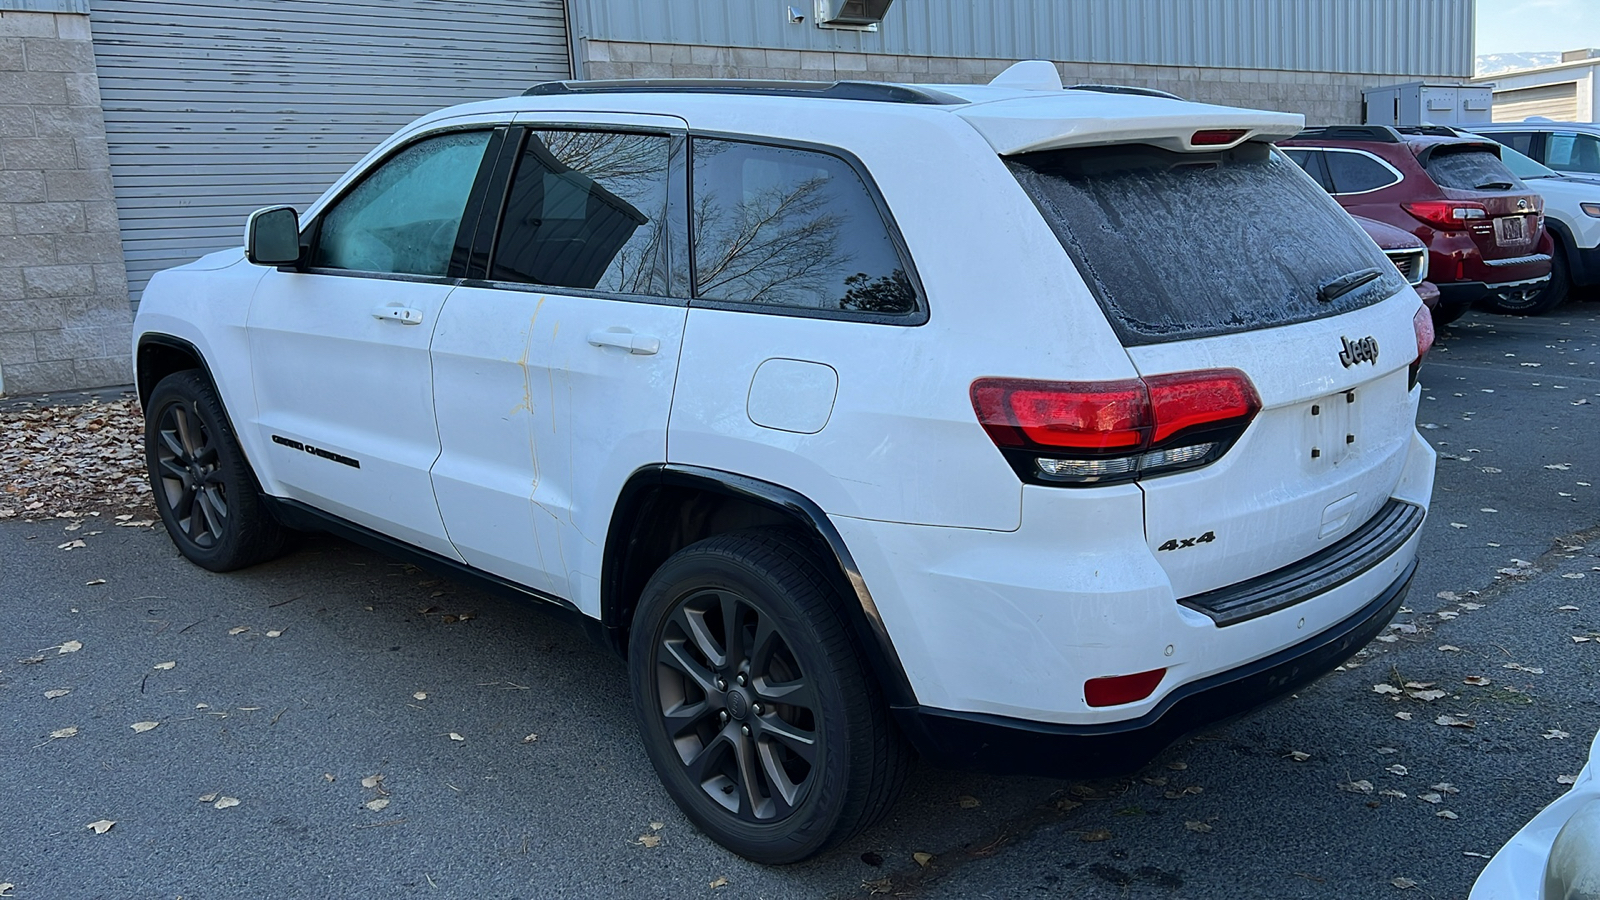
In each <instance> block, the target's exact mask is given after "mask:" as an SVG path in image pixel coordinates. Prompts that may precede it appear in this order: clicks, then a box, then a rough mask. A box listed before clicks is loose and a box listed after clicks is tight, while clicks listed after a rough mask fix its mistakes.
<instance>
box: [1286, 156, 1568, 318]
mask: <svg viewBox="0 0 1600 900" xmlns="http://www.w3.org/2000/svg"><path fill="white" fill-rule="evenodd" d="M1281 146H1282V147H1283V150H1284V152H1285V153H1286V154H1288V156H1289V158H1290V159H1293V160H1294V161H1295V162H1296V163H1298V164H1299V165H1300V167H1301V168H1303V169H1305V170H1306V172H1307V173H1309V174H1310V175H1311V177H1312V178H1314V179H1316V181H1317V182H1318V183H1319V184H1321V185H1322V186H1323V187H1324V188H1325V189H1326V190H1327V191H1328V193H1330V194H1332V195H1333V196H1334V198H1335V199H1337V200H1338V201H1339V204H1340V205H1341V206H1343V207H1344V208H1345V209H1346V210H1348V211H1350V212H1351V213H1352V214H1354V215H1358V216H1365V217H1367V218H1369V219H1376V220H1378V221H1380V222H1386V223H1388V224H1390V225H1394V226H1396V227H1399V228H1403V229H1405V230H1406V231H1409V232H1411V233H1412V234H1415V235H1416V236H1417V237H1419V238H1421V239H1422V242H1423V243H1425V244H1427V245H1428V279H1429V280H1430V281H1432V282H1433V283H1434V284H1436V285H1438V287H1439V305H1438V306H1437V307H1436V308H1435V310H1434V321H1435V323H1436V324H1440V325H1443V324H1446V323H1448V322H1453V321H1455V320H1456V319H1458V318H1460V317H1461V314H1462V313H1464V312H1466V311H1467V309H1468V308H1470V307H1471V306H1472V305H1473V304H1474V303H1477V302H1479V301H1482V302H1484V303H1485V304H1487V305H1488V306H1489V307H1490V308H1492V309H1496V310H1498V311H1500V312H1507V313H1513V312H1515V313H1527V312H1530V311H1532V310H1530V309H1529V308H1528V300H1529V298H1530V297H1532V296H1533V295H1534V294H1537V293H1538V292H1539V290H1540V289H1541V288H1542V287H1543V286H1544V283H1545V282H1546V281H1548V280H1549V279H1550V253H1551V249H1552V247H1553V245H1552V244H1551V241H1550V236H1549V235H1548V234H1546V233H1545V228H1544V201H1543V200H1542V199H1541V198H1540V197H1539V195H1538V194H1536V193H1534V192H1533V191H1532V190H1530V189H1529V188H1528V186H1527V185H1525V184H1523V183H1522V182H1521V181H1520V180H1519V179H1518V178H1517V176H1515V175H1513V174H1511V171H1510V170H1509V169H1507V168H1506V167H1505V165H1504V164H1503V163H1501V162H1500V146H1499V145H1498V144H1496V143H1494V142H1493V141H1482V140H1470V139H1466V138H1460V137H1456V136H1454V135H1450V134H1447V133H1444V131H1443V129H1439V130H1437V131H1430V130H1427V129H1416V130H1405V129H1396V128H1391V127H1389V126H1386V125H1334V126H1329V127H1326V128H1308V129H1306V130H1305V131H1302V132H1300V133H1299V134H1298V135H1295V137H1294V138H1292V139H1290V140H1287V141H1283V142H1281Z"/></svg>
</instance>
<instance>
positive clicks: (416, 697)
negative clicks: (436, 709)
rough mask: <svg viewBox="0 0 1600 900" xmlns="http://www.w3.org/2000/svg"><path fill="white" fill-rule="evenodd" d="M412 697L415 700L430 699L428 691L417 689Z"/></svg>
mask: <svg viewBox="0 0 1600 900" xmlns="http://www.w3.org/2000/svg"><path fill="white" fill-rule="evenodd" d="M411 699H413V700H426V699H428V692H427V691H417V692H416V693H415V694H412V695H411Z"/></svg>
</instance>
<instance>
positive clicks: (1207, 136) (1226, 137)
mask: <svg viewBox="0 0 1600 900" xmlns="http://www.w3.org/2000/svg"><path fill="white" fill-rule="evenodd" d="M1244 135H1245V129H1243V128H1215V129H1211V130H1208V131H1196V132H1195V133H1194V134H1193V135H1191V136H1190V137H1189V144H1190V146H1194V147H1221V146H1224V145H1227V144H1232V143H1234V142H1235V141H1237V140H1239V139H1240V138H1242V137H1244Z"/></svg>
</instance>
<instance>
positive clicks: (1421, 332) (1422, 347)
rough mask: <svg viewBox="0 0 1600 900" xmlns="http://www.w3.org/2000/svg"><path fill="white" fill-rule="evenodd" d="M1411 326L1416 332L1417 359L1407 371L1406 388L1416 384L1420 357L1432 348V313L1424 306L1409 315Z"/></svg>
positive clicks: (1408, 388)
mask: <svg viewBox="0 0 1600 900" xmlns="http://www.w3.org/2000/svg"><path fill="white" fill-rule="evenodd" d="M1411 328H1412V330H1413V331H1415V332H1416V333H1417V359H1416V361H1415V362H1413V363H1412V364H1411V369H1410V370H1409V372H1408V373H1407V375H1408V377H1407V380H1406V390H1410V389H1411V388H1414V387H1416V386H1417V376H1418V374H1420V373H1421V372H1422V358H1423V357H1424V356H1427V355H1428V351H1429V350H1430V349H1432V348H1433V313H1431V312H1429V311H1428V308H1427V307H1426V306H1424V307H1422V308H1420V309H1418V310H1417V314H1416V315H1414V316H1412V317H1411Z"/></svg>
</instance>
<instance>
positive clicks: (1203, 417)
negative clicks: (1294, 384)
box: [1144, 369, 1261, 444]
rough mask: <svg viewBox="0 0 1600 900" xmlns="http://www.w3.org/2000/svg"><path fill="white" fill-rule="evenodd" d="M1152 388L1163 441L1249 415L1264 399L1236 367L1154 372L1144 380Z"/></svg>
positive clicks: (1157, 433)
mask: <svg viewBox="0 0 1600 900" xmlns="http://www.w3.org/2000/svg"><path fill="white" fill-rule="evenodd" d="M1144 383H1145V384H1146V385H1148V386H1149V388H1150V406H1151V409H1152V411H1153V412H1154V413H1155V420H1156V430H1155V434H1153V435H1151V437H1150V440H1151V442H1152V443H1156V444H1159V443H1161V442H1163V441H1165V440H1167V439H1168V438H1171V437H1172V436H1173V435H1177V434H1182V433H1183V432H1185V431H1188V430H1189V429H1191V428H1199V427H1200V426H1202V425H1210V424H1212V423H1214V422H1228V421H1233V420H1236V419H1248V418H1249V417H1251V416H1253V415H1255V414H1256V410H1258V409H1260V408H1261V400H1260V399H1259V398H1258V397H1256V390H1255V388H1254V387H1253V386H1251V384H1250V380H1249V379H1247V378H1245V377H1244V373H1242V372H1238V371H1236V370H1233V369H1217V370H1214V371H1209V372H1187V373H1184V374H1182V375H1154V376H1151V377H1149V378H1146V379H1145V380H1144Z"/></svg>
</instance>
